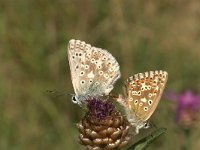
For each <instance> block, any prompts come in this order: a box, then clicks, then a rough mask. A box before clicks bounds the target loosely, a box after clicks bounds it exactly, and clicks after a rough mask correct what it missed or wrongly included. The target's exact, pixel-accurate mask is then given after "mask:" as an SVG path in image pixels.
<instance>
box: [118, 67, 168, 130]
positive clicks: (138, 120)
mask: <svg viewBox="0 0 200 150" xmlns="http://www.w3.org/2000/svg"><path fill="white" fill-rule="evenodd" d="M167 77H168V74H167V72H166V71H162V70H160V71H149V72H145V73H138V74H135V75H134V76H132V77H129V78H128V80H127V81H126V83H125V86H126V92H125V94H126V96H125V98H124V97H122V96H121V95H120V96H119V98H118V102H119V103H121V104H122V105H123V106H124V108H125V111H126V113H127V118H128V120H129V122H130V123H131V124H132V125H133V126H135V128H136V133H139V129H141V128H147V127H148V123H147V122H146V121H147V120H148V119H149V118H150V117H151V115H152V114H153V112H154V111H155V109H156V107H157V106H158V103H159V101H160V98H161V96H162V93H163V90H164V88H165V85H166V82H167Z"/></svg>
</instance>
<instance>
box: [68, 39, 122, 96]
mask: <svg viewBox="0 0 200 150" xmlns="http://www.w3.org/2000/svg"><path fill="white" fill-rule="evenodd" d="M68 59H69V65H70V70H71V77H72V84H73V87H74V91H75V93H76V95H77V96H78V97H79V98H80V97H83V96H85V95H90V96H94V95H95V96H96V95H103V94H105V95H107V94H109V93H110V91H111V90H112V89H113V84H114V83H115V81H116V80H117V79H118V78H119V77H120V70H119V64H118V62H117V61H116V60H115V58H114V57H113V56H112V55H111V54H110V53H109V52H107V51H106V50H103V49H101V48H96V47H93V46H91V45H90V44H87V43H85V42H83V41H80V40H70V41H69V45H68Z"/></svg>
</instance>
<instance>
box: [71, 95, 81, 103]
mask: <svg viewBox="0 0 200 150" xmlns="http://www.w3.org/2000/svg"><path fill="white" fill-rule="evenodd" d="M71 100H72V102H73V103H74V104H79V105H81V104H82V102H81V101H80V98H79V97H77V95H75V94H73V95H72V97H71Z"/></svg>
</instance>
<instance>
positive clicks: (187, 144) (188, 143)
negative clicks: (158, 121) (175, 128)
mask: <svg viewBox="0 0 200 150" xmlns="http://www.w3.org/2000/svg"><path fill="white" fill-rule="evenodd" d="M183 133H184V138H185V140H184V144H183V147H182V150H190V149H191V131H190V129H188V128H185V129H183Z"/></svg>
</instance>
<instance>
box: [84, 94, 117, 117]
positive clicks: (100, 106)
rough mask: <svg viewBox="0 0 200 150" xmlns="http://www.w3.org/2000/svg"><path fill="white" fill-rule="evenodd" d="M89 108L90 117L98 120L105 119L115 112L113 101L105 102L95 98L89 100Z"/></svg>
mask: <svg viewBox="0 0 200 150" xmlns="http://www.w3.org/2000/svg"><path fill="white" fill-rule="evenodd" d="M87 107H88V113H89V115H90V116H91V117H94V118H96V119H104V118H105V117H107V116H110V115H111V114H112V113H113V112H114V111H115V107H114V105H113V103H112V102H111V101H105V100H101V99H97V98H95V97H93V98H90V99H88V100H87Z"/></svg>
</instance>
